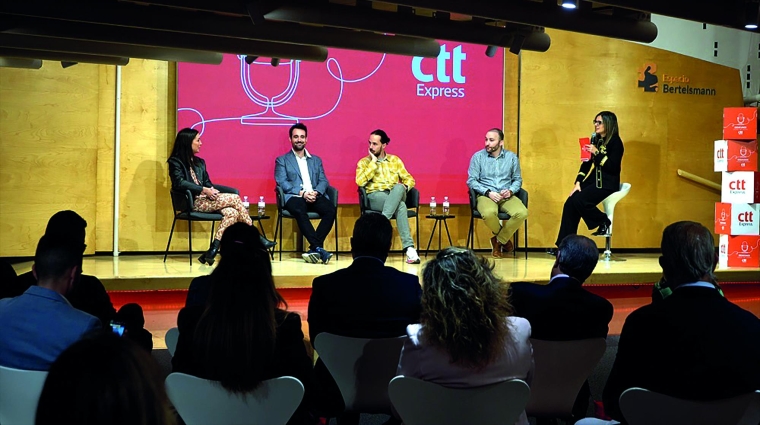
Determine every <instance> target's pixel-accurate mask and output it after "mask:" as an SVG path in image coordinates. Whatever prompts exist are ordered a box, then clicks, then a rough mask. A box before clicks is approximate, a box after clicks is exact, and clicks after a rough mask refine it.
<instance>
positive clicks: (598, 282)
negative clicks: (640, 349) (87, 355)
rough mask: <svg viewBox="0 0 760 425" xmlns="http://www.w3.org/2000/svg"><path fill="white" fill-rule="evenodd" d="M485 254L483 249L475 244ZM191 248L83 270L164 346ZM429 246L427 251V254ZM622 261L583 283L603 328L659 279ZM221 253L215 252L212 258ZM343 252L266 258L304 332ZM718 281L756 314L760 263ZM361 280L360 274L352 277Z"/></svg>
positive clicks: (537, 262) (395, 257)
mask: <svg viewBox="0 0 760 425" xmlns="http://www.w3.org/2000/svg"><path fill="white" fill-rule="evenodd" d="M478 254H480V255H487V256H489V257H490V252H487V251H480V252H478ZM199 255H200V253H197V254H194V255H193V262H192V264H190V261H189V258H188V256H187V254H184V255H182V254H172V255H170V256H169V257H168V258H167V259H166V262H164V261H163V255H133V254H128V255H122V256H119V257H114V256H110V255H95V256H88V257H85V258H84V262H83V271H84V273H85V274H89V275H94V276H97V277H98V278H99V279H100V280H101V281H102V282H103V284H104V285H105V287H106V290H108V292H109V295H110V297H111V301H112V302H113V304H114V306H115V307H116V308H119V307H121V306H122V305H124V304H126V303H130V302H136V303H139V304H140V305H141V306H142V307H143V309H144V311H145V319H146V323H145V327H146V329H148V330H149V331H150V332H151V333H153V340H154V346H155V347H156V348H163V347H165V345H164V335H165V333H166V331H167V330H168V329H169V328H171V327H174V326H176V320H177V312H178V311H179V309H180V308H182V307H183V306H184V303H185V297H186V296H187V288H188V286H189V285H190V281H191V280H192V279H193V278H194V277H197V276H202V275H205V274H209V273H211V272H212V271H213V267H211V266H207V265H202V264H200V263H199V262H198V261H197V259H196V257H198V256H199ZM434 255H435V252H431V253H430V254H429V256H428V259H430V258H432V257H433V256H434ZM617 255H618V256H619V258H621V259H625V261H610V262H604V261H600V262H599V264H598V265H597V267H596V270H595V271H594V273H593V275H592V276H591V278H589V279H588V281H587V282H586V284H585V285H584V286H585V287H586V288H587V289H588V290H590V291H592V292H594V293H596V294H599V295H601V296H603V297H605V298H607V299H608V300H610V302H612V304H613V306H614V309H615V313H614V316H613V318H612V321H611V322H610V334H611V335H615V334H619V333H620V330H621V328H622V326H623V323H624V322H625V318H626V317H628V314H629V313H630V312H631V311H633V310H635V309H636V308H638V307H640V306H642V305H644V304H647V303H649V302H650V301H651V291H652V284H653V283H654V282H656V281H657V280H659V278H660V276H661V269H660V266H659V263H658V261H657V259H658V257H659V254H626V253H620V254H617ZM420 256H421V257H422V260H423V261H422V263H421V264H406V263H405V262H404V256H403V255H402V254H400V253H393V254H391V256H390V257H389V258H388V261H387V262H386V264H387V265H389V266H391V267H395V268H397V269H399V270H402V271H404V272H406V273H411V274H415V275H417V276H421V274H422V268H423V267H424V265H425V261H426V260H425V258H424V252H420ZM220 258H221V256H217V263H216V264H218V261H219V259H220ZM351 261H352V260H351V254H350V253H340V254H339V258H338V259H335V257H333V259H332V260H331V261H330V263H329V264H327V265H324V264H308V263H306V262H304V261H303V260H302V259H301V257H300V255H296V254H295V253H292V252H291V253H283V257H282V261H279V256H278V255H277V254H275V259H274V260H273V261H272V269H273V274H274V276H275V284H276V285H277V287H278V289H279V290H280V293H281V294H282V295H283V297H284V298H285V299H286V301H287V302H288V309H289V310H291V311H296V312H298V313H299V314H300V315H301V318H302V320H303V332H304V335H306V337H307V338H308V323H307V321H306V320H307V319H308V316H307V313H308V303H309V297H310V296H311V283H312V281H313V280H314V278H315V277H317V276H321V275H323V274H327V273H331V272H334V271H336V270H338V269H342V268H345V267H348V266H349V265H350V264H351ZM493 263H494V266H495V271H496V273H497V274H498V275H499V276H500V277H501V278H502V279H504V280H505V281H507V282H519V281H527V282H534V283H536V284H545V283H547V282H548V281H549V275H550V272H551V268H552V264H553V263H554V257H552V256H550V255H548V254H545V253H543V252H529V253H528V259H527V260H526V259H525V253H524V252H518V254H517V256H516V257H512V256H507V257H505V258H502V259H493ZM13 266H14V269H15V270H16V272H17V273H18V274H21V273H25V272H27V271H29V270H31V267H32V261H25V262H21V263H16V264H14V265H13ZM716 275H717V278H718V281H719V282H720V283H721V284H722V287H723V291H724V292H725V294H726V297H728V298H729V299H730V300H731V301H732V302H734V303H736V304H738V305H739V306H741V307H742V308H744V309H747V310H749V311H752V312H753V313H754V314H756V315H758V316H760V282H758V281H760V269H757V268H754V269H739V268H733V269H725V270H720V269H719V270H717V271H716ZM356 284H357V285H361V282H356Z"/></svg>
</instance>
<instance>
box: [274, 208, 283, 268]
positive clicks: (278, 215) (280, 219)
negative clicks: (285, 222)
mask: <svg viewBox="0 0 760 425" xmlns="http://www.w3.org/2000/svg"><path fill="white" fill-rule="evenodd" d="M278 230H279V232H280V233H279V235H280V243H279V245H280V261H282V213H280V212H279V211H278V212H277V225H276V228H275V229H274V237H275V238H277V232H278Z"/></svg>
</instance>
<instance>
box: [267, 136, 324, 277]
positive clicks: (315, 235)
mask: <svg viewBox="0 0 760 425" xmlns="http://www.w3.org/2000/svg"><path fill="white" fill-rule="evenodd" d="M289 138H290V143H291V145H292V146H293V148H292V149H291V151H290V152H288V153H286V154H285V155H281V156H279V157H277V159H276V160H275V163H274V179H275V181H276V182H277V185H278V186H279V187H280V188H282V191H283V193H284V194H285V199H284V201H285V209H286V210H288V212H289V213H290V214H292V215H293V217H295V219H296V223H298V228H299V229H301V232H302V233H303V234H304V236H306V240H308V241H309V251H307V252H305V253H304V254H303V255H302V257H303V259H304V261H306V262H307V263H319V262H322V263H323V264H327V262H328V261H330V258H331V257H332V253H330V252H328V251H326V250H325V249H324V247H323V244H324V242H325V238H326V237H327V234H328V233H330V229H331V228H332V225H333V222H334V221H335V214H336V210H335V207H334V206H333V204H332V202H331V201H330V199H329V198H328V197H327V194H326V192H327V187H328V186H329V185H330V183H329V182H328V181H327V176H326V175H325V169H324V167H323V166H322V160H321V159H320V158H319V157H317V156H314V155H311V154H310V153H309V151H307V150H306V143H307V142H308V138H307V130H306V126H305V125H303V124H301V123H297V124H294V125H293V126H292V127H290V132H289ZM309 212H315V213H318V214H319V215H320V217H322V219H321V220H320V222H319V225H318V226H317V229H316V230H314V226H313V225H312V224H311V220H309V216H308V213H309Z"/></svg>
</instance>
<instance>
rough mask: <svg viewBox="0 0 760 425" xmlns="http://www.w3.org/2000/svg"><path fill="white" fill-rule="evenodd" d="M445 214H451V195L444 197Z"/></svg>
mask: <svg viewBox="0 0 760 425" xmlns="http://www.w3.org/2000/svg"><path fill="white" fill-rule="evenodd" d="M443 215H449V197H448V196H444V197H443Z"/></svg>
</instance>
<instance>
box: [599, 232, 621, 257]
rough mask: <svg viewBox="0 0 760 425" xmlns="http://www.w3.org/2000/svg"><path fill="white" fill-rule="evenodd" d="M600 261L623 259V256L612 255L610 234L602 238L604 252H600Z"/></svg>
mask: <svg viewBox="0 0 760 425" xmlns="http://www.w3.org/2000/svg"><path fill="white" fill-rule="evenodd" d="M602 261H607V262H610V261H625V258H620V257H617V256H615V255H612V235H607V237H605V238H604V253H603V254H602Z"/></svg>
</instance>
